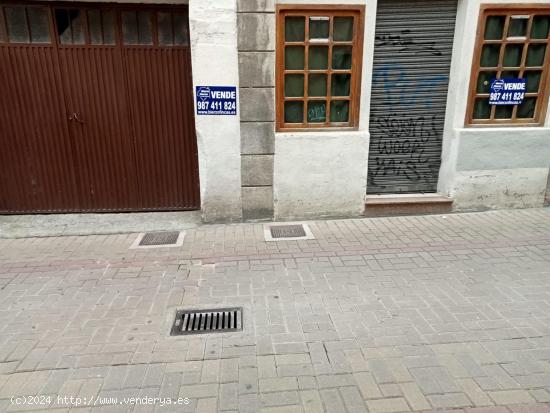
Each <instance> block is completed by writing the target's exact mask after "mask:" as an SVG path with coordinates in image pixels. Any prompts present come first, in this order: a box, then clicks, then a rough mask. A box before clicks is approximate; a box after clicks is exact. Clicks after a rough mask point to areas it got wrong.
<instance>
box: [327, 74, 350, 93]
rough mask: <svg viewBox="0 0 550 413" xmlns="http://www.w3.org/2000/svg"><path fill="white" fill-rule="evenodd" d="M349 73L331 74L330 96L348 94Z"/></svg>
mask: <svg viewBox="0 0 550 413" xmlns="http://www.w3.org/2000/svg"><path fill="white" fill-rule="evenodd" d="M350 81H351V75H349V74H345V75H344V74H334V75H332V87H331V94H332V96H349V85H350Z"/></svg>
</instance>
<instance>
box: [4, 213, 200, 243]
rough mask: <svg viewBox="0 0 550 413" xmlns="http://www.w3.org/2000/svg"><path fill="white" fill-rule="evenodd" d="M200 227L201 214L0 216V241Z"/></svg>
mask: <svg viewBox="0 0 550 413" xmlns="http://www.w3.org/2000/svg"><path fill="white" fill-rule="evenodd" d="M200 224H201V211H177V212H132V213H104V214H48V215H0V238H30V237H59V236H69V235H71V236H72V235H104V234H124V233H138V232H151V231H182V230H185V229H189V228H196V227H197V226H199V225H200Z"/></svg>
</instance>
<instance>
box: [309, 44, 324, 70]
mask: <svg viewBox="0 0 550 413" xmlns="http://www.w3.org/2000/svg"><path fill="white" fill-rule="evenodd" d="M309 69H311V70H324V69H328V47H327V46H309Z"/></svg>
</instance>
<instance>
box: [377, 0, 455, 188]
mask: <svg viewBox="0 0 550 413" xmlns="http://www.w3.org/2000/svg"><path fill="white" fill-rule="evenodd" d="M456 8H457V2H456V0H437V1H425V0H405V1H395V0H380V1H379V2H378V11H377V18H376V40H375V49H374V62H373V65H374V67H373V78H372V81H373V82H372V95H371V113H370V134H371V136H370V139H371V140H370V151H369V165H368V186H367V193H369V194H382V193H422V192H435V191H436V188H437V178H438V174H439V167H440V164H441V144H442V135H443V125H444V121H445V107H446V101H447V88H448V87H447V86H448V81H449V70H450V66H451V54H452V48H453V36H454V27H455V18H456Z"/></svg>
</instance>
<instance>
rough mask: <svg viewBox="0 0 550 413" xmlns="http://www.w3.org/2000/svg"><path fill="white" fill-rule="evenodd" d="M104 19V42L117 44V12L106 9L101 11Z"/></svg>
mask: <svg viewBox="0 0 550 413" xmlns="http://www.w3.org/2000/svg"><path fill="white" fill-rule="evenodd" d="M101 16H102V19H103V44H115V43H116V41H115V12H114V11H113V10H104V11H102V12H101Z"/></svg>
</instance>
